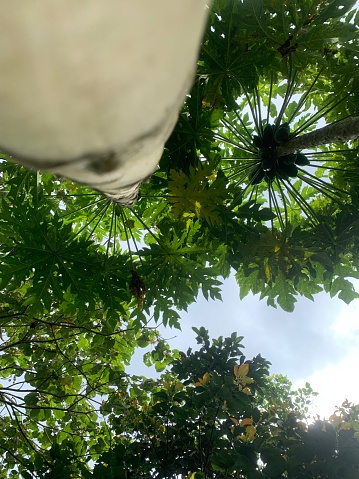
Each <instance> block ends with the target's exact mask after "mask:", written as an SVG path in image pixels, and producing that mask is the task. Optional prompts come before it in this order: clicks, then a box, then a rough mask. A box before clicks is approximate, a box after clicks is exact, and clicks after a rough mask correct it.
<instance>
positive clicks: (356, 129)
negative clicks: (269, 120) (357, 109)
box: [277, 116, 359, 157]
mask: <svg viewBox="0 0 359 479" xmlns="http://www.w3.org/2000/svg"><path fill="white" fill-rule="evenodd" d="M358 137H359V116H355V117H353V118H347V119H345V120H341V121H338V122H335V123H331V124H330V125H326V126H324V127H323V128H318V130H315V131H311V132H309V133H305V134H304V135H300V136H297V137H295V138H293V139H292V140H289V141H288V142H287V143H286V144H284V145H282V146H278V147H277V155H278V157H281V156H285V155H290V154H291V153H295V152H296V151H299V150H305V149H308V148H312V147H314V146H320V145H327V144H330V143H336V142H338V141H339V142H344V141H350V140H354V139H355V138H358Z"/></svg>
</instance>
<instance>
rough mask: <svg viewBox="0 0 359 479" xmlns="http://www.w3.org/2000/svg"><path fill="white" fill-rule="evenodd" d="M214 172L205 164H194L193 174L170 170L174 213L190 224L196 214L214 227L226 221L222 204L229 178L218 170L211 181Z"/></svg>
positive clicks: (170, 191)
mask: <svg viewBox="0 0 359 479" xmlns="http://www.w3.org/2000/svg"><path fill="white" fill-rule="evenodd" d="M207 170H208V168H207ZM213 174H214V173H213V171H206V170H205V167H199V168H194V167H190V172H189V176H187V175H186V174H185V173H183V172H182V171H176V170H171V171H170V181H169V183H168V189H169V197H168V201H169V202H170V203H171V204H172V212H173V215H174V216H175V217H176V218H179V219H183V220H185V221H186V226H187V227H188V221H189V219H192V218H193V217H196V218H198V219H201V220H206V221H207V222H208V223H209V224H210V225H211V226H213V225H218V224H221V223H222V219H221V215H220V214H219V211H218V206H219V205H222V204H223V202H224V200H225V198H226V197H227V190H226V185H227V179H226V177H225V176H224V175H223V173H222V174H219V173H218V174H217V176H216V179H215V180H214V181H211V179H212V178H213Z"/></svg>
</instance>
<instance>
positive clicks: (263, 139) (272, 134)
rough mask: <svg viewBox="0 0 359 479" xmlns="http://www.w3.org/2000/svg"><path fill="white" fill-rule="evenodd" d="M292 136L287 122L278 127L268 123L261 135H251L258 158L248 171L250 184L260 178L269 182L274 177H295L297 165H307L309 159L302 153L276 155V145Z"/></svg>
mask: <svg viewBox="0 0 359 479" xmlns="http://www.w3.org/2000/svg"><path fill="white" fill-rule="evenodd" d="M292 136H293V135H291V133H290V129H289V125H288V123H282V124H281V125H280V126H278V127H276V126H275V125H270V124H268V125H266V126H265V128H264V129H263V133H262V135H261V136H258V135H255V136H254V137H253V146H254V147H255V148H257V150H258V157H259V160H258V161H257V162H256V164H255V165H254V166H253V167H252V168H251V170H250V171H249V174H248V179H249V181H250V184H252V185H257V184H259V183H260V182H261V181H262V180H266V181H267V182H271V181H273V180H274V178H276V177H277V178H282V179H283V178H286V179H287V178H295V177H296V176H297V175H298V166H305V165H309V160H308V158H307V157H306V156H305V155H304V154H303V153H293V154H290V155H286V156H281V157H278V154H277V146H280V145H283V144H284V143H287V141H289V140H290V138H291V137H292Z"/></svg>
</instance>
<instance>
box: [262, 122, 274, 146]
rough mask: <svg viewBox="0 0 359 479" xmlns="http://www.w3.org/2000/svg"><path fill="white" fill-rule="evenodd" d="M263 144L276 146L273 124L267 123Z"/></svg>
mask: <svg viewBox="0 0 359 479" xmlns="http://www.w3.org/2000/svg"><path fill="white" fill-rule="evenodd" d="M262 140H263V146H265V147H275V146H276V142H275V140H274V130H273V126H272V125H269V124H268V125H266V127H265V128H264V130H263V137H262Z"/></svg>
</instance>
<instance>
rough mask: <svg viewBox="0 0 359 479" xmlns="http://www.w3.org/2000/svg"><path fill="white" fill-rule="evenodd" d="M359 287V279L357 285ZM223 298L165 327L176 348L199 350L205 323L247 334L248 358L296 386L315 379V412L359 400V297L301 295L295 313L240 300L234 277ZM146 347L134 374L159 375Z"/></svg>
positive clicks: (225, 332)
mask: <svg viewBox="0 0 359 479" xmlns="http://www.w3.org/2000/svg"><path fill="white" fill-rule="evenodd" d="M356 290H357V291H359V282H358V283H357V284H356ZM222 298H223V301H222V302H221V301H218V300H217V301H212V300H210V301H208V302H207V301H206V300H205V299H204V298H203V297H199V299H198V301H197V302H196V303H194V304H192V305H191V306H189V308H188V312H187V313H186V312H181V328H182V331H178V330H174V329H165V330H164V329H162V330H161V332H162V335H163V337H164V338H165V339H168V341H169V344H170V346H171V347H172V348H175V349H179V350H181V351H187V349H188V347H192V348H193V349H196V348H198V346H197V344H196V341H195V337H196V334H195V333H194V331H193V330H192V327H193V326H195V327H201V326H204V327H205V328H206V329H208V330H209V334H210V337H211V338H217V337H218V336H224V337H226V336H229V335H230V334H231V333H232V332H233V331H236V332H237V334H238V335H239V336H244V339H243V341H242V343H243V345H244V346H245V348H244V350H243V353H244V354H245V356H246V357H247V358H248V359H251V358H252V357H253V356H256V355H257V354H261V355H262V356H263V357H264V358H266V359H267V360H268V361H270V362H271V363H272V366H271V368H270V373H272V374H274V373H278V374H283V375H286V376H287V377H288V379H289V380H290V381H292V383H293V388H294V389H297V388H299V387H303V386H304V385H305V382H309V383H310V385H311V386H312V388H313V389H314V391H317V392H318V393H319V396H318V397H316V398H314V404H313V408H312V411H311V415H312V416H314V415H315V414H319V415H320V416H321V417H326V418H328V417H329V416H330V415H331V414H332V413H333V412H334V410H335V407H336V406H340V405H341V404H342V402H343V401H344V399H346V398H347V399H348V400H349V401H350V402H353V403H355V404H359V382H358V380H357V377H358V374H357V371H356V367H357V365H358V364H359V300H354V301H353V302H352V303H351V304H350V305H346V304H345V303H343V301H341V300H340V299H338V298H337V297H335V298H330V296H329V294H327V293H320V294H318V295H316V296H315V300H314V302H312V301H310V300H308V299H306V298H302V297H300V298H299V300H298V302H297V303H296V308H295V311H294V312H293V313H286V312H285V311H283V310H281V309H279V308H278V309H274V308H272V307H269V306H267V304H266V300H265V299H264V300H262V301H260V300H259V297H258V296H248V297H246V298H244V299H243V300H240V299H239V288H238V285H237V283H236V281H235V278H234V277H231V278H229V279H228V280H226V281H224V284H223V289H222ZM143 353H144V350H141V352H138V353H137V354H136V356H135V359H134V361H133V363H132V367H131V368H130V369H129V372H131V373H133V374H143V375H145V376H153V374H154V371H153V370H151V369H149V368H147V367H146V366H144V365H143V363H142V364H141V362H142V355H143Z"/></svg>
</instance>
